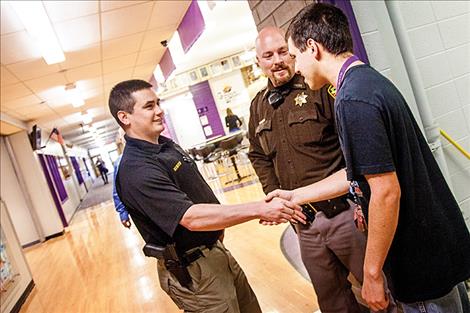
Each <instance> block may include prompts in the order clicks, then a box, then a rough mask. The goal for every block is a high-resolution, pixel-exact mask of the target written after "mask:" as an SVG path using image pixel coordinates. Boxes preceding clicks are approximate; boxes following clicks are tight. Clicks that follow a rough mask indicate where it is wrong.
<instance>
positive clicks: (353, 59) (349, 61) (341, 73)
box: [336, 55, 359, 92]
mask: <svg viewBox="0 0 470 313" xmlns="http://www.w3.org/2000/svg"><path fill="white" fill-rule="evenodd" d="M356 61H359V58H358V57H357V56H355V55H352V56H350V57H349V58H348V59H347V60H346V61H345V62H344V63H343V66H341V69H340V70H339V74H338V81H337V82H336V92H338V91H339V87H340V86H341V83H342V82H343V78H344V74H345V73H346V70H347V69H348V67H349V65H351V64H352V63H354V62H356Z"/></svg>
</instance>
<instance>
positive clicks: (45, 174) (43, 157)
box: [38, 153, 69, 227]
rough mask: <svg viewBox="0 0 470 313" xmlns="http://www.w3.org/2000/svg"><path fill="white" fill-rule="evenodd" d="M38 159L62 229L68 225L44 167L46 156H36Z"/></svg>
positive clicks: (47, 171) (45, 166)
mask: <svg viewBox="0 0 470 313" xmlns="http://www.w3.org/2000/svg"><path fill="white" fill-rule="evenodd" d="M38 158H39V163H41V167H42V171H43V173H44V176H46V181H47V186H48V187H49V191H50V192H51V196H52V199H53V200H54V204H55V207H56V209H57V212H58V213H59V217H60V220H61V221H62V225H63V226H64V227H67V226H68V225H69V224H68V223H67V220H66V219H65V214H64V210H63V209H62V205H61V203H60V200H59V198H58V196H57V193H56V191H55V188H54V183H53V182H52V178H51V175H50V174H49V170H48V168H47V165H46V160H45V158H47V155H46V156H44V155H42V154H40V153H39V154H38Z"/></svg>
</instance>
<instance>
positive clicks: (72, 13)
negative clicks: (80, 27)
mask: <svg viewBox="0 0 470 313" xmlns="http://www.w3.org/2000/svg"><path fill="white" fill-rule="evenodd" d="M43 3H44V5H45V7H46V11H47V15H49V18H50V19H51V21H52V22H60V21H64V20H70V19H74V18H77V17H81V16H86V15H90V14H97V13H98V11H99V9H98V7H99V6H98V4H99V2H98V1H43Z"/></svg>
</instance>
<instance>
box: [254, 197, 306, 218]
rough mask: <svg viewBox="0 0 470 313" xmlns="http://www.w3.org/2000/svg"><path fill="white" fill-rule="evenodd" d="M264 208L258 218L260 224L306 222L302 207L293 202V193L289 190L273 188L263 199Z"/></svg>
mask: <svg viewBox="0 0 470 313" xmlns="http://www.w3.org/2000/svg"><path fill="white" fill-rule="evenodd" d="M264 204H265V206H266V209H265V211H264V214H263V215H262V217H261V218H260V220H259V223H260V224H262V225H269V226H270V225H278V224H281V223H287V222H291V223H293V224H297V223H299V222H300V223H302V224H305V223H306V217H305V215H304V214H303V213H302V208H301V207H300V206H299V205H298V204H297V203H295V199H294V194H293V192H292V191H290V190H280V189H277V190H274V191H272V192H270V193H269V194H267V195H266V197H265V199H264Z"/></svg>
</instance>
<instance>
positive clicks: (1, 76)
mask: <svg viewBox="0 0 470 313" xmlns="http://www.w3.org/2000/svg"><path fill="white" fill-rule="evenodd" d="M0 82H1V85H2V86H8V85H13V84H15V83H17V82H19V80H18V78H16V77H15V76H14V75H13V74H12V73H11V72H10V71H9V70H7V68H6V67H4V66H3V65H2V66H1V72H0Z"/></svg>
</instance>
